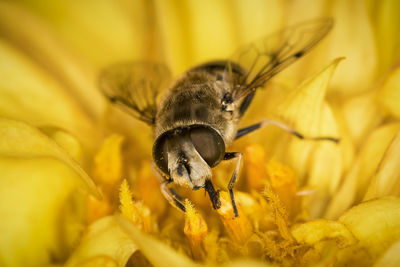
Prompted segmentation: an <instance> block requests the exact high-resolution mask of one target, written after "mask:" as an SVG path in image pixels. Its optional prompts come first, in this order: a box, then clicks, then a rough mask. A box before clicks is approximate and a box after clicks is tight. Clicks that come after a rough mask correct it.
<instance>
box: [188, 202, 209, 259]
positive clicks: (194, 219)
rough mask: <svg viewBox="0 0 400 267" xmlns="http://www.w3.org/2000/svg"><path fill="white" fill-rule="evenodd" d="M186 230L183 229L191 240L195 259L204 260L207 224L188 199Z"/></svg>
mask: <svg viewBox="0 0 400 267" xmlns="http://www.w3.org/2000/svg"><path fill="white" fill-rule="evenodd" d="M184 205H185V210H186V213H185V228H184V229H183V231H184V233H185V235H186V237H187V238H188V239H189V243H190V248H191V250H192V255H193V258H194V259H196V260H203V259H204V257H205V250H204V246H203V241H204V239H205V238H206V236H207V234H208V227H207V223H206V222H205V220H204V219H203V217H202V216H201V215H200V214H199V213H198V212H197V211H196V210H195V208H194V207H193V205H192V204H191V203H190V201H189V200H188V199H186V200H185V203H184Z"/></svg>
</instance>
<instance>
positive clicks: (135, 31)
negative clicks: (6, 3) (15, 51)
mask: <svg viewBox="0 0 400 267" xmlns="http://www.w3.org/2000/svg"><path fill="white" fill-rule="evenodd" d="M24 6H26V7H28V8H29V9H30V10H33V12H34V13H36V14H38V16H40V17H41V18H43V19H44V20H45V21H46V22H47V23H48V24H49V25H51V27H52V28H53V29H54V31H55V32H57V34H58V36H60V37H61V38H62V40H63V41H64V42H65V43H66V44H67V45H68V46H69V47H72V48H73V49H74V50H75V51H77V52H78V53H79V55H83V56H84V57H85V58H86V59H88V60H89V61H90V63H91V64H92V65H94V66H102V67H104V66H106V65H109V64H111V63H114V62H119V61H124V60H127V59H132V58H134V57H140V56H143V52H144V51H143V50H145V49H146V43H145V42H143V40H146V39H147V38H146V37H147V36H148V34H149V31H148V28H147V27H146V26H148V25H147V24H146V23H148V21H147V19H148V18H147V17H146V15H147V13H146V6H145V3H143V2H141V1H135V4H134V5H132V6H130V5H129V4H128V3H127V4H123V3H117V2H115V1H102V2H98V1H93V0H92V1H85V2H82V1H77V0H75V1H68V2H62V3H61V2H60V3H56V2H53V1H47V0H44V1H24ZM131 12H132V13H131ZM99 18H101V19H99ZM27 26H28V27H30V25H29V24H27Z"/></svg>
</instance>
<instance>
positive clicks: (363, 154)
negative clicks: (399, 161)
mask: <svg viewBox="0 0 400 267" xmlns="http://www.w3.org/2000/svg"><path fill="white" fill-rule="evenodd" d="M399 130H400V124H399V123H389V124H386V125H383V126H381V127H379V128H377V129H376V130H374V131H373V132H372V133H371V134H370V136H369V137H368V138H367V139H366V140H365V141H364V144H363V146H362V148H361V151H360V152H359V156H358V157H357V159H356V161H355V162H354V163H353V165H352V167H351V169H350V170H349V171H348V173H347V174H346V176H345V177H344V179H343V184H342V185H341V187H340V189H339V191H338V192H336V193H335V194H334V195H333V199H332V201H331V203H330V205H329V207H328V209H327V211H326V214H325V216H324V217H326V218H329V219H336V218H338V217H339V216H340V215H342V214H343V212H345V211H346V210H347V209H348V208H350V207H351V206H352V205H354V203H357V202H359V201H361V200H362V199H363V197H364V195H365V193H366V190H367V188H368V186H369V184H370V181H371V179H372V176H373V174H374V172H375V171H376V169H377V168H378V164H379V162H380V161H381V159H382V157H383V155H384V153H385V150H386V149H387V147H388V146H389V144H390V142H391V140H392V139H393V137H394V136H395V135H396V133H397V132H398V131H399Z"/></svg>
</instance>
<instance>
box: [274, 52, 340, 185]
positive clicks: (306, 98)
mask: <svg viewBox="0 0 400 267" xmlns="http://www.w3.org/2000/svg"><path fill="white" fill-rule="evenodd" d="M341 60H342V58H338V59H335V60H334V61H332V63H331V64H329V65H328V66H327V67H326V68H324V69H323V70H322V71H320V72H319V73H317V74H316V75H314V76H312V77H311V78H309V79H307V80H306V81H305V82H303V83H302V84H301V85H300V87H299V88H298V89H297V90H295V91H294V92H292V93H290V94H289V95H287V96H286V97H285V99H284V100H283V101H282V103H278V105H277V109H276V114H277V115H278V117H280V118H281V120H282V121H284V122H286V123H287V124H289V125H290V126H292V127H293V128H294V129H296V130H297V131H299V132H300V133H302V134H303V135H304V136H310V137H314V136H321V135H326V133H325V132H321V125H322V121H323V120H324V119H329V121H330V122H332V121H333V120H332V118H331V117H328V118H326V116H332V114H331V113H329V112H323V111H324V109H326V108H324V106H325V105H326V103H325V102H324V97H325V92H326V90H327V87H328V84H329V82H330V79H331V77H332V75H333V72H334V71H335V69H336V67H337V65H338V64H339V62H340V61H341ZM322 116H324V117H322ZM331 127H332V126H331ZM330 129H332V128H330ZM333 129H334V128H333ZM323 130H325V129H323ZM331 134H333V135H335V134H336V133H329V135H330V136H331ZM293 138H294V137H293ZM287 143H288V140H287V139H285V138H282V140H281V148H280V149H281V151H284V153H285V154H286V157H288V158H289V159H288V161H289V165H290V166H292V167H293V168H294V169H295V170H296V172H297V173H298V174H299V176H300V177H303V176H304V173H305V171H306V166H308V165H307V163H308V160H309V155H310V152H311V149H312V148H313V146H314V145H315V142H307V141H298V140H294V139H291V141H290V143H289V144H287Z"/></svg>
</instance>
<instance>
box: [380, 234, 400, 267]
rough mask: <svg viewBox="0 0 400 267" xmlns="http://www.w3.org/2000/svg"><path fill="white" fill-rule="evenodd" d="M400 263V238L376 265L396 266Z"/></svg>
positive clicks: (383, 266) (382, 266)
mask: <svg viewBox="0 0 400 267" xmlns="http://www.w3.org/2000/svg"><path fill="white" fill-rule="evenodd" d="M399 265H400V240H399V241H397V242H396V243H394V244H393V245H392V246H390V248H388V249H387V250H386V251H385V253H384V254H383V255H382V257H380V258H379V259H378V260H377V261H376V262H375V264H374V267H396V266H399Z"/></svg>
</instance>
